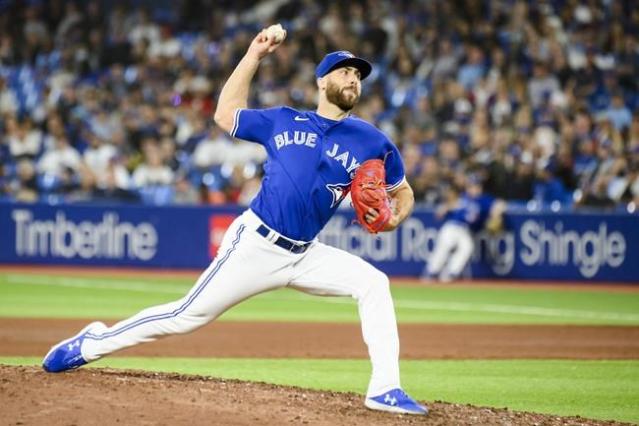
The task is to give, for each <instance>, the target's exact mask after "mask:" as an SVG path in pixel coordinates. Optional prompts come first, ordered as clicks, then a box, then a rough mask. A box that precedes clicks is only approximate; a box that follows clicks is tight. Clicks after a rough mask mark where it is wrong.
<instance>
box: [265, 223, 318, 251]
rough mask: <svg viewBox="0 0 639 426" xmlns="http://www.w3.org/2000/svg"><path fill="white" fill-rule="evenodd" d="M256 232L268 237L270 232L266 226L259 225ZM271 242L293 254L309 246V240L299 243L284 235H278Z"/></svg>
mask: <svg viewBox="0 0 639 426" xmlns="http://www.w3.org/2000/svg"><path fill="white" fill-rule="evenodd" d="M257 233H258V234H260V235H261V236H263V237H264V238H267V239H268V235H269V234H270V233H271V231H270V230H269V229H268V228H267V227H266V226H264V225H260V226H258V228H257ZM269 241H270V240H269ZM273 244H275V245H276V246H279V247H282V248H283V249H284V250H286V251H290V252H291V253H295V254H302V253H304V252H305V251H306V250H308V248H309V247H310V246H311V243H310V242H309V243H302V244H299V243H295V242H293V241H291V240H289V239H287V238H284V237H279V238H278V239H277V240H275V241H273Z"/></svg>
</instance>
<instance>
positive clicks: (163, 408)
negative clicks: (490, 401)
mask: <svg viewBox="0 0 639 426" xmlns="http://www.w3.org/2000/svg"><path fill="white" fill-rule="evenodd" d="M0 402H1V405H2V416H1V418H0V424H3V425H4V424H6V425H43V424H46V425H83V426H84V425H100V426H105V425H120V424H136V425H144V424H148V425H176V424H182V425H191V426H193V425H204V424H206V425H211V424H216V425H251V426H253V425H255V424H260V425H264V426H266V425H284V424H308V425H321V426H323V425H326V426H334V425H361V426H369V425H407V424H410V425H416V424H423V425H498V424H501V425H506V424H507V425H547V426H551V425H567V424H570V425H621V424H622V423H618V422H611V421H595V420H588V419H583V418H579V417H557V416H549V415H542V414H535V413H524V412H514V411H509V410H507V409H495V408H481V407H473V406H470V405H460V404H447V403H442V402H431V401H428V402H426V401H425V403H426V404H427V405H428V406H429V407H430V410H431V413H430V414H429V415H428V416H426V417H421V416H420V417H417V416H408V415H397V414H387V413H380V412H374V411H370V410H368V409H366V408H365V407H364V406H363V403H362V402H363V401H362V396H361V395H356V394H352V393H337V392H319V391H312V390H307V389H301V388H295V387H288V386H275V385H270V384H267V383H253V382H242V381H236V380H221V379H215V378H207V377H200V376H184V375H178V374H160V373H147V372H137V371H123V370H111V369H80V370H78V371H74V372H68V373H62V374H47V373H44V372H43V371H42V370H40V369H39V368H36V367H10V366H3V365H0Z"/></svg>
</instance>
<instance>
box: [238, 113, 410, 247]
mask: <svg viewBox="0 0 639 426" xmlns="http://www.w3.org/2000/svg"><path fill="white" fill-rule="evenodd" d="M231 136H233V137H237V138H240V139H244V140H248V141H252V142H257V143H260V144H262V145H263V146H264V147H265V148H266V152H267V154H268V159H267V161H266V163H265V165H264V171H265V174H264V178H263V180H262V187H261V189H260V192H259V194H258V195H257V196H256V197H255V199H254V200H253V202H252V203H251V206H250V208H251V210H253V212H255V214H257V215H258V216H259V217H260V218H261V219H262V221H263V222H264V223H265V224H266V225H268V226H269V227H270V228H272V229H274V230H275V231H277V232H279V233H280V234H282V235H284V236H286V237H288V238H291V239H294V240H300V241H310V240H312V239H313V238H314V237H315V236H316V235H317V234H318V233H319V232H320V230H321V229H322V228H323V227H324V225H325V224H326V222H328V220H329V219H330V218H331V216H332V215H333V213H334V212H335V210H336V209H337V207H338V206H339V203H340V202H341V201H342V200H343V199H344V197H345V196H346V194H347V193H348V188H349V185H350V182H351V180H352V178H353V176H354V173H355V170H356V169H357V167H359V165H360V164H361V163H363V162H364V161H366V160H369V159H374V158H378V159H384V160H385V166H386V182H387V189H388V190H392V189H394V188H397V187H398V186H399V185H400V184H401V183H402V182H403V181H404V164H403V163H402V159H401V156H400V154H399V151H398V150H397V147H396V146H395V145H394V144H393V143H392V142H391V141H390V140H389V139H388V138H387V137H386V135H384V133H382V132H381V131H380V130H378V129H377V128H375V127H374V126H373V125H371V124H369V123H367V122H366V121H364V120H361V119H359V118H356V117H352V116H351V117H347V118H344V119H342V120H339V121H336V120H330V119H327V118H324V117H321V116H320V115H318V114H317V113H315V112H311V111H303V112H302V111H297V110H295V109H292V108H289V107H277V108H269V109H262V110H253V109H238V110H237V111H236V112H235V117H234V124H233V128H232V130H231Z"/></svg>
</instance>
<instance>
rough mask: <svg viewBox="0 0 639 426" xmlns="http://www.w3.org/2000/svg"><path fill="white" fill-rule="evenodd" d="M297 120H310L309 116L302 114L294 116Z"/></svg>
mask: <svg viewBox="0 0 639 426" xmlns="http://www.w3.org/2000/svg"><path fill="white" fill-rule="evenodd" d="M294 120H295V121H308V118H307V117H302V116H301V115H296V116H295V118H294Z"/></svg>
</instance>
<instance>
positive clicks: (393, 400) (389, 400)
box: [384, 393, 397, 405]
mask: <svg viewBox="0 0 639 426" xmlns="http://www.w3.org/2000/svg"><path fill="white" fill-rule="evenodd" d="M384 402H385V403H387V404H390V405H397V398H395V397H394V396H390V394H389V393H387V394H386V395H384Z"/></svg>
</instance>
